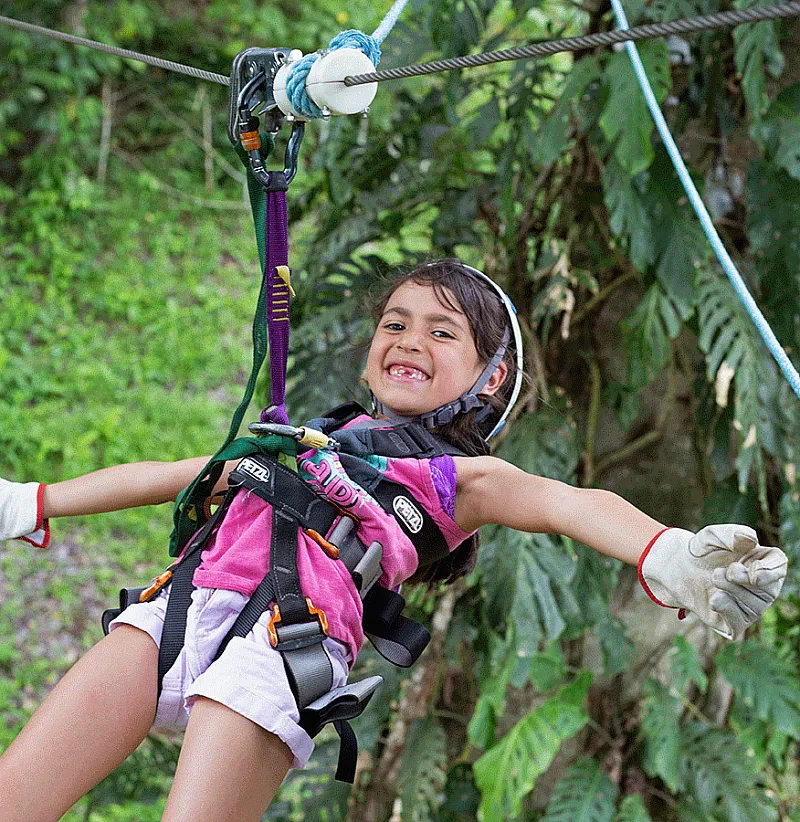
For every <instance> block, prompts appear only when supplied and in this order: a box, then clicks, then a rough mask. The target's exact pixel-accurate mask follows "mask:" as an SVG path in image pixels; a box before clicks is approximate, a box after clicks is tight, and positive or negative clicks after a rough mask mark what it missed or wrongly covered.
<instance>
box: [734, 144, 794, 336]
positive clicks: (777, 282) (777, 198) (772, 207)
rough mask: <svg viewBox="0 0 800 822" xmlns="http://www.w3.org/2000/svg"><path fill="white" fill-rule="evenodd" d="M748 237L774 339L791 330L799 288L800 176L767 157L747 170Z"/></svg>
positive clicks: (791, 332) (791, 333) (753, 163)
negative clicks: (773, 331)
mask: <svg viewBox="0 0 800 822" xmlns="http://www.w3.org/2000/svg"><path fill="white" fill-rule="evenodd" d="M747 198H748V216H747V236H748V238H749V240H750V244H751V247H752V250H753V252H754V254H755V257H756V261H757V263H756V265H757V270H758V272H759V275H760V276H759V279H760V282H761V288H762V293H763V295H764V297H763V300H764V303H765V304H762V305H761V309H762V311H764V312H765V313H766V314H767V317H768V319H769V321H770V322H771V323H772V325H773V327H774V329H775V333H776V334H777V335H778V338H779V339H784V340H785V339H787V335H791V336H789V337H788V338H789V339H791V338H792V337H793V336H794V334H795V325H794V307H795V305H796V302H797V299H798V294H799V293H800V289H799V288H798V281H797V272H798V270H800V242H798V239H797V236H798V226H800V180H798V179H795V178H794V177H790V176H789V174H788V173H787V172H786V171H784V170H783V169H782V168H778V167H776V166H775V164H773V163H770V162H767V161H766V160H762V159H758V160H754V161H753V162H752V163H751V164H750V168H749V169H748V174H747Z"/></svg>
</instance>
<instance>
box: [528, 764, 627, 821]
mask: <svg viewBox="0 0 800 822" xmlns="http://www.w3.org/2000/svg"><path fill="white" fill-rule="evenodd" d="M616 798H617V789H616V786H615V785H614V783H613V782H612V781H611V780H610V779H609V778H608V776H607V775H606V774H604V773H603V771H602V770H601V769H600V763H599V762H598V761H597V760H596V759H591V758H590V757H588V756H582V757H581V758H580V759H579V760H578V761H577V762H575V764H574V765H572V766H571V767H570V768H569V770H568V771H567V773H566V774H565V775H564V776H563V777H562V778H561V779H559V780H558V782H556V785H555V788H554V789H553V796H552V797H551V799H550V802H549V803H548V805H547V810H546V811H545V814H544V816H543V817H542V818H541V819H540V820H539V822H611V820H612V818H613V817H614V803H615V800H616Z"/></svg>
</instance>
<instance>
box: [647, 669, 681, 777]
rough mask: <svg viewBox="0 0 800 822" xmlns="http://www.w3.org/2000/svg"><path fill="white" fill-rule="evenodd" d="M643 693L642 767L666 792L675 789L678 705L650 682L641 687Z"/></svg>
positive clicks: (677, 763) (657, 685) (679, 732)
mask: <svg viewBox="0 0 800 822" xmlns="http://www.w3.org/2000/svg"><path fill="white" fill-rule="evenodd" d="M643 694H644V699H643V700H642V703H641V705H642V723H641V725H640V731H641V733H642V735H643V736H644V739H645V756H644V762H643V764H644V768H645V770H646V771H647V773H648V774H650V776H660V777H661V779H663V780H664V783H665V784H666V785H667V786H668V787H669V788H670V790H673V791H675V790H678V787H679V780H678V766H679V762H680V747H681V729H680V723H679V720H680V713H681V706H680V703H678V701H677V700H676V699H674V698H673V697H672V696H670V694H669V692H668V691H667V689H666V688H664V686H663V685H660V684H659V683H657V682H655V680H652V679H651V680H648V681H647V683H646V684H645V687H644V689H643Z"/></svg>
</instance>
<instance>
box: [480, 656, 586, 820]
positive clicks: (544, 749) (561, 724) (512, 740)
mask: <svg viewBox="0 0 800 822" xmlns="http://www.w3.org/2000/svg"><path fill="white" fill-rule="evenodd" d="M590 682H591V676H590V675H589V673H588V672H586V671H584V672H583V673H581V674H580V675H579V676H578V677H577V678H576V679H575V681H574V682H573V683H571V684H570V685H566V686H564V687H563V688H561V690H560V691H558V693H557V694H556V695H555V696H553V697H551V698H550V699H548V700H547V701H546V702H544V703H543V704H542V705H540V706H539V707H538V708H534V710H533V711H531V712H530V713H529V714H528V715H527V716H526V717H524V718H523V719H522V720H520V721H519V722H518V723H517V724H516V725H515V726H514V727H513V728H512V729H511V730H510V731H509V732H508V733H507V734H506V735H505V736H504V737H503V738H502V739H501V740H500V742H498V743H497V745H495V746H494V748H492V749H491V750H489V751H487V752H486V753H485V754H484V755H483V756H482V757H481V758H480V759H478V760H477V761H476V762H475V764H474V765H473V769H474V772H475V782H476V784H477V786H478V789H479V790H480V792H481V797H482V798H481V806H480V811H479V814H478V816H479V819H481V820H483V822H495V820H499V819H502V820H504V822H505V820H508V822H510V821H511V820H512V819H516V818H517V817H518V816H519V814H520V812H521V810H522V800H523V798H524V797H525V796H527V795H528V794H529V793H530V792H531V791H532V790H533V787H534V785H535V784H536V779H537V778H538V777H539V775H540V774H542V773H544V771H545V770H546V769H547V767H548V766H549V765H550V763H551V762H552V761H553V757H554V756H555V755H556V753H557V752H558V749H559V748H560V747H561V743H562V742H563V741H564V740H565V739H569V738H570V737H571V736H574V735H575V734H576V733H577V732H578V731H579V730H580V729H581V728H582V727H583V726H584V725H585V724H586V721H587V719H588V717H587V715H586V714H585V713H584V711H583V709H582V708H581V705H582V703H583V700H584V698H585V696H586V693H587V691H588V689H589V684H590Z"/></svg>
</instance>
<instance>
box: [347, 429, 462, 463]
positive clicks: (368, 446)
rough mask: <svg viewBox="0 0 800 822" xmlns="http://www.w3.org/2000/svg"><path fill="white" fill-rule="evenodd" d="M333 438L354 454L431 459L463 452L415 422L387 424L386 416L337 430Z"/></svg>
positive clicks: (359, 455) (460, 454) (459, 454)
mask: <svg viewBox="0 0 800 822" xmlns="http://www.w3.org/2000/svg"><path fill="white" fill-rule="evenodd" d="M333 439H334V440H336V442H338V443H339V446H340V447H341V448H342V450H344V451H346V452H347V453H348V454H353V455H354V456H358V457H361V456H370V455H372V454H375V455H377V456H380V457H395V458H401V459H402V458H411V459H432V458H433V457H441V456H443V455H444V454H450V455H451V456H463V452H462V451H459V449H458V448H456V447H455V446H452V445H450V444H449V443H446V442H444V440H441V439H440V438H439V437H437V436H435V435H434V434H431V433H430V431H427V430H426V429H425V428H423V427H422V426H421V425H419V424H417V423H414V422H407V423H401V424H399V425H397V424H395V425H391V426H390V427H387V423H386V421H385V420H369V421H366V420H365V421H364V423H363V424H358V425H355V426H352V427H351V428H348V429H347V430H346V431H337V432H336V433H335V434H334V436H333Z"/></svg>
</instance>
